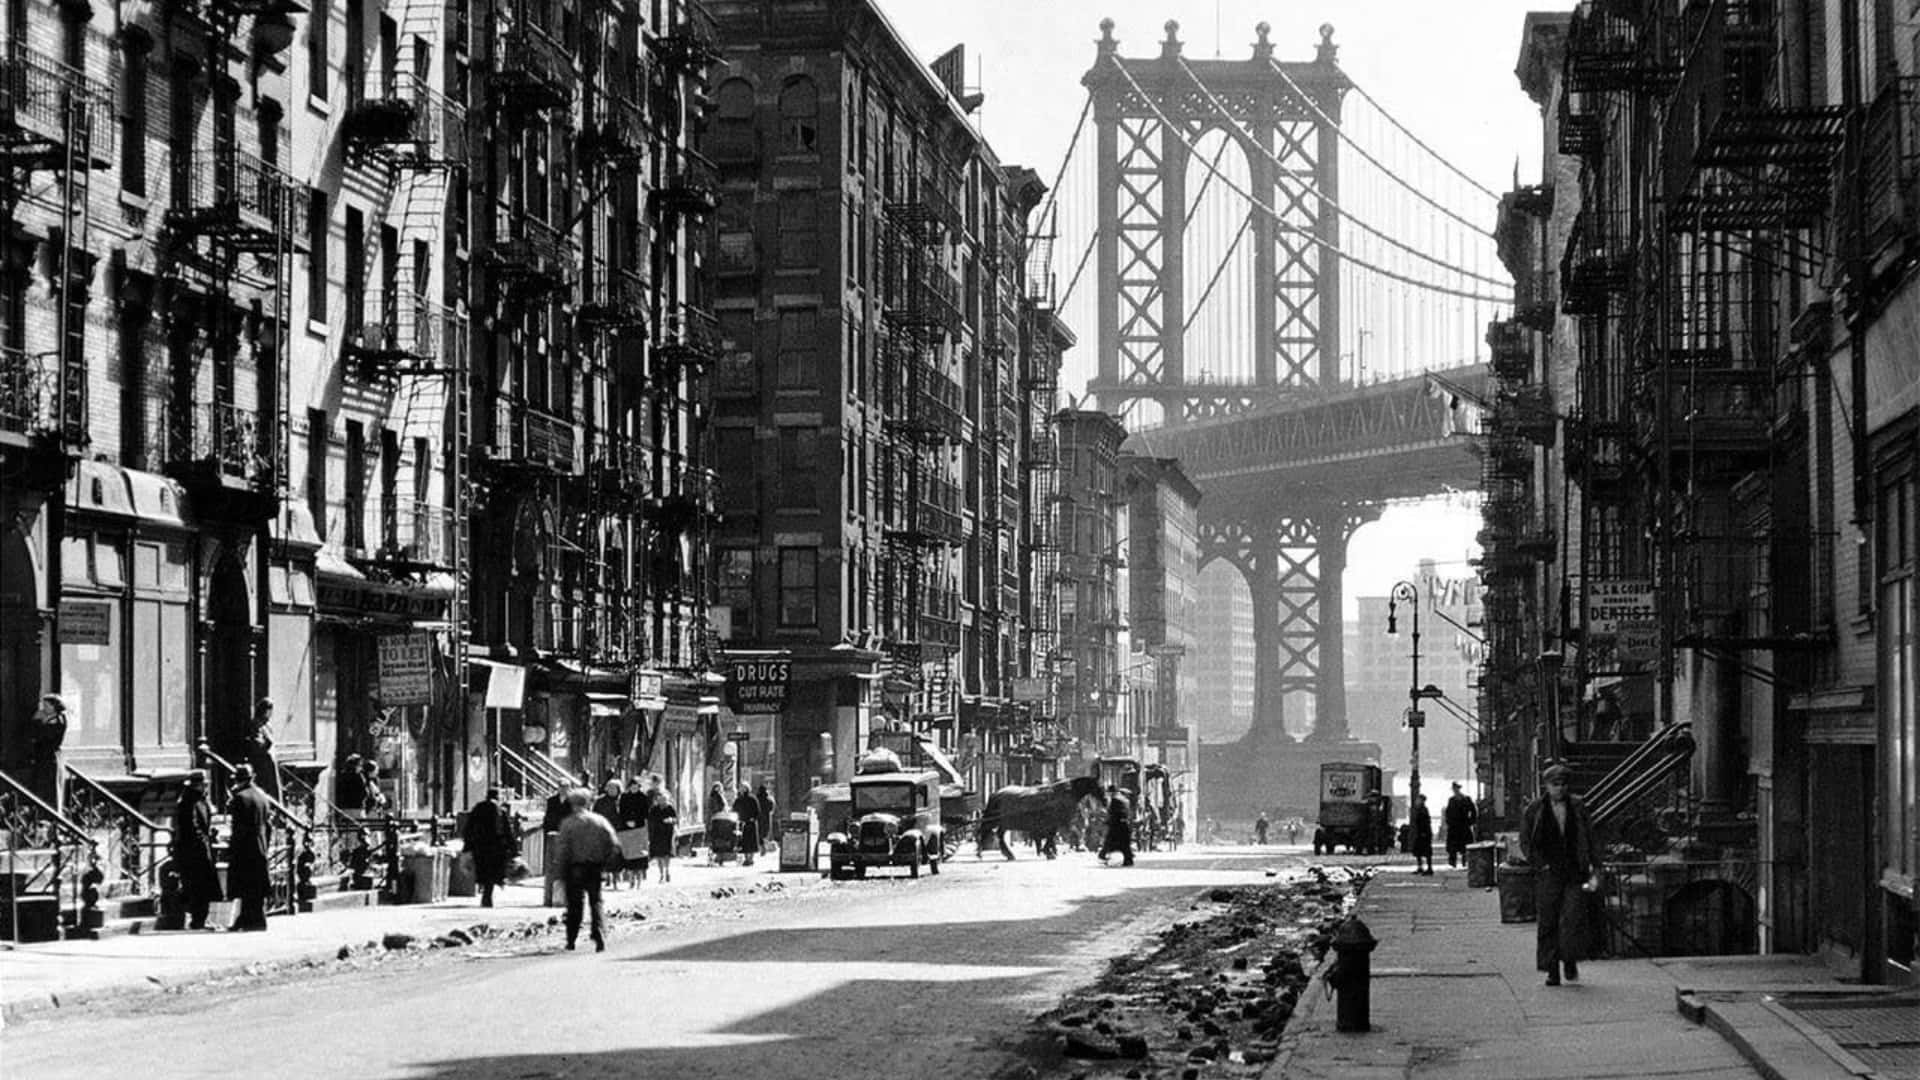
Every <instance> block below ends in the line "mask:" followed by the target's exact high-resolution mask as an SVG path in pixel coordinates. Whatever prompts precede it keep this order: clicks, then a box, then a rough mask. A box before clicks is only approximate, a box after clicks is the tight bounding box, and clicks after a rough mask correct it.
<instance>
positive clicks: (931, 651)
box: [879, 171, 965, 674]
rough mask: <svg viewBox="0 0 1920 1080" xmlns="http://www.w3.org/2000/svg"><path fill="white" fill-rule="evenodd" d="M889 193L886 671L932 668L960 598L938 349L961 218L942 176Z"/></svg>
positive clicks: (952, 385) (956, 621)
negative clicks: (951, 563) (951, 248)
mask: <svg viewBox="0 0 1920 1080" xmlns="http://www.w3.org/2000/svg"><path fill="white" fill-rule="evenodd" d="M912 182H913V183H914V185H915V186H914V187H912V188H910V189H909V190H908V191H906V192H905V193H904V197H902V198H899V199H896V200H892V201H889V202H888V203H887V205H886V211H885V216H884V219H883V224H882V231H881V237H880V245H881V252H880V255H881V262H882V267H883V282H882V287H883V294H882V296H883V303H884V305H885V307H884V311H883V314H882V319H883V323H884V328H885V334H884V336H883V339H882V342H881V370H880V400H881V412H882V416H883V421H882V423H883V429H882V438H881V445H880V469H879V476H880V481H881V485H882V487H881V492H880V517H881V521H882V522H883V523H884V530H885V531H884V534H883V537H884V551H883V559H882V575H881V579H882V588H881V596H880V614H881V621H882V625H883V626H884V627H885V628H886V636H887V641H888V645H889V648H890V649H891V650H892V651H893V653H894V656H895V665H894V666H895V670H896V671H899V672H903V673H905V672H907V671H908V670H909V669H911V671H912V672H914V673H916V674H917V673H919V672H921V671H922V670H924V669H923V665H925V664H927V663H936V664H939V665H941V666H942V667H943V668H944V666H945V663H946V658H947V657H950V656H951V654H953V653H954V652H956V651H958V649H959V647H960V613H959V597H958V596H957V595H956V590H955V588H954V582H953V581H952V580H951V578H950V575H949V574H948V573H947V569H948V560H947V558H946V557H945V556H946V555H947V554H948V553H949V552H950V551H951V549H952V548H953V547H954V546H955V545H957V544H960V543H962V542H963V540H964V539H965V527H964V525H963V523H962V519H961V516H960V510H961V497H960V488H959V485H958V484H956V483H955V482H954V480H953V455H954V452H955V447H956V446H957V444H958V441H959V438H960V434H961V409H962V404H961V395H960V385H959V384H958V383H957V382H955V381H954V379H953V377H952V376H951V375H950V374H948V373H947V371H946V367H945V365H946V360H945V355H944V354H945V350H946V342H947V340H948V338H949V337H950V336H955V335H958V333H959V331H960V326H961V321H962V315H961V308H960V301H959V290H958V288H957V286H956V285H955V283H954V280H953V275H952V273H951V272H950V271H949V270H948V268H947V266H946V264H945V258H946V252H947V248H948V242H949V240H950V238H952V237H955V236H957V235H958V234H959V230H960V216H959V212H958V210H957V209H956V208H955V206H954V205H953V203H952V202H951V200H950V198H949V196H948V190H949V189H950V188H951V186H952V184H953V181H952V180H951V179H950V178H948V177H945V176H944V175H942V174H940V173H938V172H937V171H936V172H925V173H920V174H918V175H917V176H916V177H915V179H914V181H912Z"/></svg>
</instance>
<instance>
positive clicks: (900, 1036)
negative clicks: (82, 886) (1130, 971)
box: [0, 848, 1301, 1080]
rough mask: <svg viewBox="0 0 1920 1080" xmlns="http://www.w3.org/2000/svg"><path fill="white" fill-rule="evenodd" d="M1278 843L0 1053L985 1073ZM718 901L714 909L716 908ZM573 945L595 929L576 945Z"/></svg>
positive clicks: (857, 887) (333, 980)
mask: <svg viewBox="0 0 1920 1080" xmlns="http://www.w3.org/2000/svg"><path fill="white" fill-rule="evenodd" d="M1300 861H1301V857H1300V855H1299V854H1297V853H1294V854H1282V853H1281V852H1280V851H1279V850H1278V849H1249V848H1197V849H1188V850H1186V851H1182V852H1179V853H1165V854H1148V855H1143V856H1142V857H1141V859H1140V862H1139V864H1138V865H1136V866H1134V867H1132V868H1130V869H1122V868H1120V867H1118V866H1117V865H1116V866H1114V867H1112V868H1104V867H1101V866H1099V865H1098V864H1097V863H1094V862H1093V860H1092V858H1091V856H1088V855H1085V854H1080V853H1070V854H1068V855H1067V856H1065V857H1063V858H1062V859H1061V860H1059V861H1058V862H1053V863H1048V862H1045V861H1042V860H1037V859H1033V858H1031V857H1022V858H1021V859H1020V860H1019V861H1017V862H1013V863H1007V862H1002V861H1000V860H999V859H997V858H995V859H991V860H988V861H982V862H976V861H974V860H973V858H972V857H971V856H970V855H969V856H963V857H962V858H961V859H959V860H957V861H955V862H953V863H952V864H950V865H949V866H948V867H947V868H946V871H945V872H944V873H942V874H941V875H940V876H938V877H922V878H921V879H920V880H918V881H906V880H869V881H864V882H842V883H834V884H827V883H822V882H818V881H817V880H814V879H811V878H808V879H793V878H790V879H789V880H790V881H791V883H792V884H791V887H790V888H789V889H788V891H787V892H786V893H784V894H780V895H777V896H774V897H758V898H754V900H753V901H752V902H738V903H734V902H727V903H724V904H721V905H720V906H718V907H716V908H715V909H714V910H713V912H711V913H710V917H707V918H695V919H690V920H680V921H673V922H671V924H669V923H664V922H640V923H625V922H623V923H619V924H617V927H616V933H615V935H614V937H613V940H612V942H611V944H610V948H609V949H608V951H607V952H606V953H605V954H600V955H596V954H594V953H592V952H590V951H589V952H576V953H568V952H563V951H559V948H558V946H559V942H558V935H555V936H554V938H553V939H551V940H550V942H549V944H548V945H547V946H545V947H544V948H542V949H540V950H538V951H534V952H530V953H529V952H519V953H515V952H512V951H510V950H505V949H488V948H487V947H486V946H485V945H482V946H477V947H476V948H475V949H472V950H466V951H458V952H455V951H449V952H444V953H435V954H432V957H431V958H430V959H428V960H424V961H421V962H418V963H414V964H411V965H396V966H390V967H383V968H376V969H373V970H368V971H350V972H334V973H327V974H322V975H316V976H314V977H311V978H307V979H304V980H298V981H285V982H279V983H271V984H267V985H259V986H253V987H248V988H235V989H229V990H221V991H205V992H199V993H195V994H190V995H183V996H179V997H168V998H162V999H152V1000H148V1001H146V1002H143V1003H137V1004H136V1003H128V1004H126V1005H123V1006H121V1007H118V1008H101V1009H93V1010H89V1011H87V1012H85V1013H84V1014H81V1015H75V1016H73V1017H69V1018H61V1019H51V1020H45V1021H38V1022H30V1023H26V1024H21V1025H17V1026H15V1027H14V1028H12V1029H10V1030H8V1031H7V1032H6V1033H5V1034H4V1035H0V1051H3V1054H0V1060H3V1061H4V1068H3V1069H0V1071H4V1073H5V1074H6V1075H8V1076H21V1077H28V1076H31V1077H34V1078H35V1080H66V1078H69V1077H74V1078H77V1077H100V1076H146V1077H175V1076H178V1077H195V1078H215V1077H246V1078H248V1080H257V1078H258V1077H259V1076H262V1075H276V1076H296V1077H309V1076H311V1077H323V1076H324V1077H352V1078H354V1080H378V1078H387V1077H391V1078H405V1080H439V1078H446V1080H453V1078H456V1077H459V1078H468V1077H475V1078H489V1077H500V1078H512V1080H546V1078H560V1077H565V1078H567V1080H576V1078H581V1077H600V1076H607V1077H611V1076H669V1077H675V1078H685V1080H699V1078H705V1077H715V1078H725V1080H739V1078H740V1077H755V1078H767V1080H785V1078H789V1077H815V1076H817V1077H840V1076H860V1075H874V1076H879V1075H897V1076H909V1077H913V1076H952V1077H987V1076H992V1075H994V1074H996V1073H999V1072H1001V1071H1002V1070H1006V1069H1008V1068H1009V1067H1011V1066H1014V1065H1016V1063H1017V1062H1016V1058H1015V1054H1014V1051H1015V1045H1016V1043H1017V1042H1018V1041H1019V1040H1020V1039H1021V1038H1022V1037H1023V1036H1024V1034H1025V1025H1026V1022H1027V1021H1028V1020H1029V1019H1030V1018H1031V1017H1033V1016H1034V1015H1037V1014H1038V1013H1040V1012H1043V1011H1045V1010H1046V1009H1047V1008H1049V1007H1051V1006H1052V1005H1053V1004H1054V1003H1055V1002H1056V1001H1057V1000H1058V998H1059V997H1060V996H1061V995H1062V994H1063V993H1065V992H1066V991H1067V990H1069V989H1071V988H1073V987H1075V986H1078V985H1082V984H1084V983H1087V982H1090V981H1091V980H1092V979H1093V978H1094V977H1095V976H1096V975H1097V974H1098V973H1099V971H1100V970H1101V969H1102V968H1103V967H1104V965H1105V962H1106V960H1107V959H1108V958H1110V957H1112V956H1115V955H1119V954H1122V953H1125V952H1127V951H1129V950H1131V949H1132V948H1134V947H1135V946H1137V945H1139V944H1141V943H1143V941H1144V940H1145V938H1146V937H1147V936H1149V935H1150V934H1152V933H1153V932H1154V931H1155V930H1158V929H1159V928H1161V927H1162V926H1164V925H1165V924H1166V923H1167V922H1168V921H1169V920H1170V919H1172V918H1174V917H1176V916H1178V915H1180V914H1184V913H1185V912H1186V911H1187V905H1188V903H1189V902H1190V900H1191V898H1192V897H1193V895H1194V893H1195V891H1196V890H1197V889H1199V888H1201V887H1203V886H1212V885H1221V884H1241V883H1248V882H1261V881H1267V880H1269V879H1268V878H1267V877H1266V871H1267V870H1269V869H1273V868H1283V867H1286V866H1289V865H1295V864H1298V863H1299V862H1300ZM716 916H717V917H716ZM582 945H583V946H584V945H586V942H585V941H584V938H583V941H582Z"/></svg>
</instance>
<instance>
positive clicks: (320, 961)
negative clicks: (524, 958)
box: [0, 918, 548, 1028]
mask: <svg viewBox="0 0 1920 1080" xmlns="http://www.w3.org/2000/svg"><path fill="white" fill-rule="evenodd" d="M484 925H488V926H494V924H491V923H488V924H484ZM547 927H548V923H547V920H546V919H544V918H541V919H529V920H527V921H525V922H522V923H517V924H510V925H502V926H498V927H496V928H495V930H494V933H495V934H496V935H498V936H506V935H512V934H517V933H519V932H521V931H526V930H530V929H534V928H538V929H541V930H545V929H547ZM401 933H410V934H411V935H412V936H413V937H416V938H421V937H424V936H425V935H423V934H420V933H419V932H418V931H417V930H415V931H406V930H382V931H376V932H373V933H372V934H370V935H367V936H365V937H363V936H361V935H357V934H356V935H355V940H353V941H343V942H341V943H339V944H338V945H334V946H332V947H331V948H328V949H324V950H322V949H319V948H316V949H315V950H314V951H312V952H309V953H306V954H303V955H298V956H288V957H284V958H282V959H278V960H248V961H244V962H240V961H236V962H233V963H228V964H223V965H221V966H218V967H209V968H203V969H200V970H198V971H194V972H192V973H191V974H186V975H180V976H177V977H174V978H166V977H163V976H159V975H147V976H144V977H142V978H141V980H140V981H139V982H127V983H120V984H114V985H107V986H99V987H91V988H86V989H81V990H74V991H70V992H54V993H44V994H42V993H36V994H33V995H31V996H28V997H22V998H20V999H18V1000H15V1001H0V1028H4V1027H5V1026H6V1025H8V1024H11V1023H13V1022H15V1021H17V1020H24V1019H26V1018H28V1017H32V1016H37V1015H39V1014H41V1013H49V1012H56V1011H58V1010H60V1009H71V1008H77V1007H79V1006H83V1005H94V1004H99V1003H101V1002H106V1001H115V1000H118V999H121V998H136V997H146V996H149V995H152V994H164V993H167V992H169V991H175V990H184V989H187V988H190V987H193V986H198V985H201V984H203V983H210V982H217V981H219V980H221V979H231V978H236V977H238V976H242V975H269V974H276V973H279V972H282V971H288V970H292V969H295V968H303V967H305V968H319V967H325V966H328V965H331V964H335V963H338V962H339V960H340V950H341V949H343V948H356V949H357V948H362V947H363V946H364V943H365V942H366V941H369V940H372V941H375V942H378V941H379V940H380V939H382V938H384V937H386V936H387V935H388V934H401ZM389 951H404V950H389Z"/></svg>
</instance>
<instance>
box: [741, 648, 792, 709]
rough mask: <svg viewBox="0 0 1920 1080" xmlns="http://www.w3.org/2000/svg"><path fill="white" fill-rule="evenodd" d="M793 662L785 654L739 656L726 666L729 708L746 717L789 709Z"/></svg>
mask: <svg viewBox="0 0 1920 1080" xmlns="http://www.w3.org/2000/svg"><path fill="white" fill-rule="evenodd" d="M792 678H793V661H792V660H789V659H788V658H787V657H785V656H783V655H768V656H753V657H745V656H736V657H734V658H733V659H732V660H731V661H729V662H728V664H727V708H729V709H732V710H733V711H734V712H736V713H739V714H741V715H743V716H746V715H752V714H755V713H777V712H779V711H781V710H782V709H784V708H786V707H787V689H788V686H789V685H790V683H791V681H792Z"/></svg>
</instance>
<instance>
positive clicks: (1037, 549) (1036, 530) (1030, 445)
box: [1020, 240, 1061, 757]
mask: <svg viewBox="0 0 1920 1080" xmlns="http://www.w3.org/2000/svg"><path fill="white" fill-rule="evenodd" d="M1041 242H1043V243H1045V242H1047V241H1045V240H1043V241H1041ZM1040 265H1045V262H1044V260H1042V261H1041V262H1040ZM1036 292H1044V295H1036V296H1033V297H1030V298H1029V299H1028V300H1027V301H1026V303H1025V304H1024V306H1023V314H1024V316H1025V317H1024V319H1023V321H1022V327H1021V333H1022V335H1023V337H1024V339H1025V340H1024V341H1023V342H1022V348H1021V352H1022V355H1023V357H1024V359H1025V366H1024V368H1023V370H1022V371H1021V372H1020V379H1021V382H1020V390H1021V393H1022V394H1024V395H1025V400H1024V401H1023V403H1022V423H1021V429H1020V442H1021V446H1020V467H1021V469H1022V470H1023V471H1024V473H1025V484H1024V488H1025V491H1024V506H1023V508H1022V509H1023V514H1022V519H1021V520H1022V522H1023V526H1022V527H1023V529H1024V533H1023V535H1022V538H1021V540H1022V543H1021V552H1020V555H1021V559H1020V562H1021V563H1022V565H1023V566H1024V567H1025V569H1024V572H1023V573H1022V575H1021V579H1020V610H1021V611H1022V612H1023V613H1024V614H1025V616H1026V623H1027V634H1028V639H1027V641H1026V642H1025V643H1024V645H1025V648H1024V649H1023V655H1024V656H1025V658H1026V660H1027V662H1028V664H1029V665H1030V667H1028V668H1027V673H1028V674H1029V675H1031V676H1033V677H1035V678H1038V679H1041V680H1044V683H1045V685H1046V688H1047V693H1046V696H1045V697H1043V698H1041V699H1040V700H1038V701H1035V702H1033V705H1032V708H1033V723H1032V725H1031V728H1030V730H1029V732H1028V739H1029V742H1030V744H1032V745H1033V746H1034V747H1036V751H1035V752H1036V753H1037V754H1039V755H1040V756H1046V757H1052V756H1056V754H1055V753H1053V752H1052V751H1054V750H1055V748H1056V746H1057V743H1058V741H1059V739H1058V736H1059V730H1058V727H1057V725H1058V723H1059V713H1058V707H1059V706H1058V698H1057V696H1056V695H1055V693H1054V686H1053V683H1054V675H1055V664H1056V661H1057V660H1058V659H1059V658H1060V656H1061V652H1060V648H1061V643H1060V536H1059V523H1058V521H1057V520H1056V516H1055V515H1056V513H1057V510H1058V507H1057V503H1058V501H1059V496H1060V450H1059V444H1058V442H1057V440H1056V438H1055V435H1054V430H1053V417H1054V413H1055V412H1056V411H1057V410H1058V408H1059V390H1060V386H1059V375H1060V351H1059V347H1058V344H1057V342H1056V339H1055V337H1054V326H1055V324H1056V321H1057V319H1056V316H1055V314H1054V309H1053V303H1052V296H1051V295H1050V293H1051V290H1050V289H1046V290H1040V289H1036Z"/></svg>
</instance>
